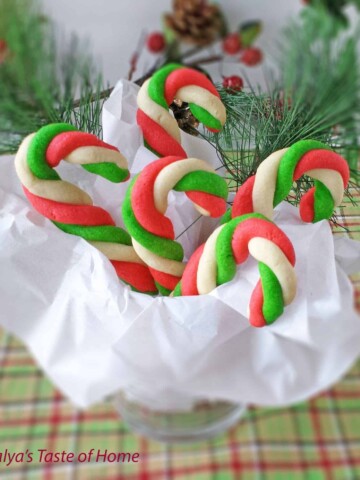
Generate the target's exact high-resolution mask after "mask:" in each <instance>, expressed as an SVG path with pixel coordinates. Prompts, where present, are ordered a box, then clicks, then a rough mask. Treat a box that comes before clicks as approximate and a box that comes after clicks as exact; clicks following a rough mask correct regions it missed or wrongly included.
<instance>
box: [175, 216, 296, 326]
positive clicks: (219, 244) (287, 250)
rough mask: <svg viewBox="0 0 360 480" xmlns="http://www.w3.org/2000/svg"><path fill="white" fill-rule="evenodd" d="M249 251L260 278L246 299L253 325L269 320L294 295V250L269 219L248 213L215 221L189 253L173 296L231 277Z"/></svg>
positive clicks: (208, 289) (204, 290)
mask: <svg viewBox="0 0 360 480" xmlns="http://www.w3.org/2000/svg"><path fill="white" fill-rule="evenodd" d="M249 253H250V254H251V255H252V256H253V257H254V258H255V259H256V260H257V261H258V262H259V272H260V281H259V282H258V283H257V285H256V287H255V289H254V291H253V293H252V296H251V300H250V305H249V320H250V323H251V325H253V326H255V327H263V326H265V325H269V324H271V323H273V322H274V321H275V320H276V319H277V318H278V317H279V316H280V315H281V314H282V313H283V310H284V305H288V304H289V303H291V302H292V301H293V299H294V297H295V295H296V275H295V271H294V265H295V252H294V248H293V246H292V243H291V241H290V240H289V238H288V237H287V236H286V235H285V233H284V232H283V231H282V230H281V229H280V228H279V227H277V226H276V225H275V224H274V223H272V222H271V221H270V220H268V219H267V218H266V217H264V216H263V215H261V214H257V213H253V214H249V215H243V216H241V217H237V218H234V219H233V220H231V221H230V222H228V223H226V224H224V225H221V226H220V227H218V228H217V229H216V230H215V231H214V232H213V233H212V234H211V235H210V237H209V238H208V240H207V241H206V242H205V243H204V244H203V245H201V246H200V247H199V248H198V249H197V250H196V251H195V252H194V254H193V255H192V257H191V258H190V260H189V262H188V264H187V266H186V268H185V271H184V273H183V276H182V279H181V282H179V284H178V285H177V287H176V288H175V290H174V296H179V295H203V294H206V293H210V292H211V291H212V290H214V289H215V288H216V287H217V286H219V285H223V284H224V283H227V282H229V281H230V280H232V279H233V278H234V277H235V274H236V266H237V265H239V264H241V263H244V262H245V261H246V259H247V258H248V255H249Z"/></svg>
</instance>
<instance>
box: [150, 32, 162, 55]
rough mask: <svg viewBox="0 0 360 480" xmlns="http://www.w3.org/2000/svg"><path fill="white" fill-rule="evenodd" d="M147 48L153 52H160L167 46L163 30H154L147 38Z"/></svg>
mask: <svg viewBox="0 0 360 480" xmlns="http://www.w3.org/2000/svg"><path fill="white" fill-rule="evenodd" d="M146 45H147V48H148V49H149V50H150V52H152V53H160V52H162V51H163V50H164V48H165V38H164V35H163V34H162V33H161V32H153V33H150V35H149V36H148V38H147V42H146Z"/></svg>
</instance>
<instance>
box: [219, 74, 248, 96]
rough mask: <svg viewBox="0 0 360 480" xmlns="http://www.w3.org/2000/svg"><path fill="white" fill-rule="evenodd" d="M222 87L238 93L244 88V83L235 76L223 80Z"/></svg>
mask: <svg viewBox="0 0 360 480" xmlns="http://www.w3.org/2000/svg"><path fill="white" fill-rule="evenodd" d="M223 87H224V88H226V89H227V90H233V91H235V92H240V91H241V90H242V89H243V87H244V81H243V79H242V78H241V77H238V76H237V75H232V76H231V77H225V78H224V80H223Z"/></svg>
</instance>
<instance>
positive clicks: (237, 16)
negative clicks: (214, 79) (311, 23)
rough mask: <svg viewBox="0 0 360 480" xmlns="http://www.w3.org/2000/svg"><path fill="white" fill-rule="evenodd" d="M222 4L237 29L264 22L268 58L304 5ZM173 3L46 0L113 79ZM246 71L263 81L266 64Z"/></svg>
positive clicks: (255, 0)
mask: <svg viewBox="0 0 360 480" xmlns="http://www.w3.org/2000/svg"><path fill="white" fill-rule="evenodd" d="M218 3H219V4H221V6H222V8H223V10H224V12H225V14H226V17H227V19H228V20H230V22H229V23H230V27H231V28H232V29H235V28H236V27H237V25H239V23H240V22H245V21H248V20H252V19H260V20H262V21H263V27H264V31H263V35H262V36H261V39H260V41H259V42H258V45H259V46H261V47H262V48H263V49H264V50H265V52H266V53H267V54H268V56H267V58H270V57H271V55H273V54H274V49H275V45H276V42H277V40H279V30H280V29H281V27H282V26H283V25H284V23H285V22H286V20H287V19H288V18H289V17H290V16H292V15H294V14H295V13H297V12H298V11H299V10H300V9H301V8H302V6H303V3H302V0H251V1H247V0H223V1H221V2H218ZM171 4H172V2H171V0H152V1H149V0H103V1H100V0H61V1H59V0H44V5H45V9H46V10H47V12H48V13H49V14H50V15H51V16H52V17H53V18H54V19H55V20H56V22H57V23H58V25H59V29H60V31H61V32H63V33H66V34H68V33H70V32H76V33H77V35H78V36H79V37H80V38H83V39H88V40H90V45H91V50H92V51H93V53H94V55H95V58H96V60H97V61H98V63H99V65H100V67H101V69H102V70H103V73H104V76H105V79H106V81H108V82H109V83H111V84H113V83H114V82H115V81H116V80H117V79H118V78H120V77H123V76H126V75H127V73H128V70H129V58H130V56H131V53H132V52H133V51H134V50H135V48H136V44H137V41H138V39H139V36H140V32H141V30H143V29H145V30H146V31H148V32H151V31H153V30H159V29H160V28H161V15H162V14H163V13H164V12H166V11H170V10H171ZM146 62H147V64H148V66H149V67H150V65H151V64H152V63H153V59H152V58H151V57H150V58H149V57H148V58H147V59H146ZM139 73H140V74H141V73H142V72H141V71H140V72H139ZM212 73H213V72H212ZM224 73H226V74H227V75H230V74H241V66H240V64H239V63H234V64H233V65H230V66H227V68H226V70H225V72H224ZM246 73H247V74H248V75H249V77H250V78H251V79H254V81H260V82H261V78H262V75H261V68H255V69H254V68H252V69H247V71H246Z"/></svg>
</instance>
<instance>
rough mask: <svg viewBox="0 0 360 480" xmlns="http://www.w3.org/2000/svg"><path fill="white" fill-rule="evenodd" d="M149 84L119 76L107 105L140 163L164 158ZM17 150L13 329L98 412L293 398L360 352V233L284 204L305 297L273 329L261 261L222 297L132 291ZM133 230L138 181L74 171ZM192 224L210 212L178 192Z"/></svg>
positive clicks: (127, 150)
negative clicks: (45, 193) (21, 166)
mask: <svg viewBox="0 0 360 480" xmlns="http://www.w3.org/2000/svg"><path fill="white" fill-rule="evenodd" d="M136 91H137V87H135V86H134V85H133V84H131V83H129V82H126V81H123V82H119V84H118V85H117V87H116V89H115V91H114V92H113V94H112V96H111V98H110V99H109V100H108V101H107V102H106V104H105V108H104V116H103V124H104V125H103V126H104V137H105V140H106V141H108V142H110V143H112V144H115V145H116V146H117V147H119V148H120V150H121V151H122V152H123V153H124V154H125V155H127V156H128V159H129V163H130V166H131V170H132V172H137V171H139V170H140V169H141V168H142V167H143V166H144V165H146V164H147V163H148V162H149V161H151V160H152V159H153V158H154V155H153V154H151V153H150V152H148V151H147V150H146V149H145V148H144V147H143V146H141V143H142V138H141V135H140V132H139V129H138V128H137V126H136V121H135V113H136V101H135V97H136ZM182 137H183V144H184V147H185V149H186V151H187V152H188V154H189V156H197V157H199V158H203V159H205V160H207V161H209V162H211V163H212V164H213V165H215V166H219V160H218V159H217V156H216V154H215V151H214V150H213V149H212V148H211V147H210V146H209V145H208V144H207V143H205V142H204V141H202V140H200V139H198V138H194V137H190V136H188V135H186V134H182ZM13 163H14V159H13V157H2V158H1V159H0V205H1V207H0V302H1V309H0V324H1V325H2V326H3V327H4V328H6V329H7V330H8V331H9V332H12V333H13V334H15V335H17V336H18V337H19V338H20V339H22V340H23V341H24V342H25V344H26V345H27V346H28V348H29V349H30V351H31V352H32V354H33V356H34V357H35V358H36V360H37V362H38V363H39V364H40V366H41V367H42V368H43V370H44V371H45V372H46V374H47V375H48V376H49V377H50V378H51V380H52V381H53V382H54V384H55V385H56V386H57V387H58V388H60V389H61V390H62V391H63V392H64V394H65V395H67V396H68V397H69V398H70V399H71V401H72V402H74V403H75V404H76V405H78V406H81V407H87V406H89V405H91V404H93V403H94V402H99V401H101V400H103V399H104V398H105V397H106V396H107V395H109V394H112V393H115V392H117V391H119V390H120V389H122V390H125V391H127V390H130V391H131V392H132V393H134V392H135V393H136V397H137V398H138V399H141V402H142V403H144V404H146V405H148V406H150V407H152V408H154V409H183V408H187V407H190V406H191V405H192V403H193V402H195V401H197V400H204V399H207V400H228V401H233V402H240V403H253V404H257V405H273V406H276V405H286V404H292V403H294V402H298V401H300V400H303V399H306V398H308V397H310V396H311V395H314V394H316V393H318V392H319V391H321V390H323V389H325V388H327V387H329V386H330V385H331V384H333V383H334V382H336V381H337V380H338V379H339V378H340V377H341V376H342V375H343V374H344V373H345V372H346V371H347V369H348V368H349V367H350V366H351V364H352V363H353V362H354V360H355V359H356V358H357V357H358V355H359V353H360V318H359V315H358V314H357V313H356V312H355V310H354V306H353V305H354V300H353V287H352V285H351V283H350V281H349V279H348V277H347V275H348V274H350V273H353V272H355V271H359V270H360V242H354V241H352V240H349V239H347V238H337V239H336V240H334V238H333V235H332V233H331V230H330V227H329V225H328V223H327V222H325V221H324V222H320V223H317V224H315V225H312V224H304V223H303V222H301V220H299V215H298V210H297V209H295V208H293V207H291V206H290V205H288V204H285V203H283V204H281V205H280V206H279V207H278V208H277V209H276V213H275V220H276V222H277V224H278V225H279V226H280V227H281V228H283V230H284V231H285V232H286V234H287V235H288V236H289V237H290V239H291V240H292V242H293V244H294V247H295V251H296V256H297V263H296V274H297V278H298V292H297V296H296V299H295V301H294V302H293V303H292V304H291V305H290V306H288V307H286V309H285V313H284V315H282V317H281V318H279V319H278V320H277V321H276V322H275V323H274V324H273V325H272V326H269V327H265V328H262V329H256V328H253V327H251V326H249V322H248V320H247V318H246V312H247V305H248V302H249V298H250V295H251V292H252V290H253V288H254V286H255V283H256V281H257V279H258V271H257V266H256V262H255V261H253V260H251V259H250V260H249V261H248V262H247V263H246V264H245V265H243V266H241V267H239V269H238V273H237V276H236V278H235V279H234V280H233V281H232V282H230V283H229V284H227V285H223V286H221V287H218V288H217V289H216V290H215V291H213V292H212V293H211V294H209V295H204V296H199V297H182V298H164V297H157V298H152V297H150V296H146V295H141V294H138V293H134V292H132V291H130V289H129V288H128V287H127V286H125V285H123V284H122V283H121V281H119V279H118V278H117V276H116V274H115V271H114V269H113V267H112V266H111V264H110V263H109V261H108V260H107V259H106V258H105V257H104V256H103V255H102V254H101V253H100V252H99V251H97V250H96V249H95V248H93V247H92V246H90V245H89V244H88V243H86V242H85V241H84V240H82V239H80V238H77V237H75V236H72V235H66V234H64V233H63V232H61V231H60V230H58V229H57V228H56V227H55V226H54V225H53V224H52V223H51V222H50V221H48V220H46V219H45V218H43V217H42V216H41V215H39V214H38V213H37V212H35V211H34V210H33V209H32V207H31V206H30V205H29V203H28V201H27V200H26V199H25V197H24V194H23V193H22V189H21V186H20V185H19V182H18V179H17V177H16V175H15V170H14V165H13ZM60 173H61V175H62V176H63V178H68V179H72V181H75V180H76V181H77V183H78V185H80V186H81V187H82V188H84V189H86V190H87V191H88V192H89V193H90V194H91V195H92V197H93V199H94V201H95V203H96V204H98V205H101V206H103V207H104V208H106V209H108V210H109V211H110V213H111V214H112V215H113V217H114V219H115V220H116V222H117V223H118V224H119V225H121V224H122V222H121V218H120V212H121V209H120V206H121V202H122V198H123V195H124V192H125V189H126V184H123V185H114V184H111V183H110V182H107V181H106V180H104V179H101V178H99V177H96V176H92V175H91V174H89V173H87V172H85V171H83V169H81V168H74V169H73V168H72V167H71V166H67V165H66V166H65V167H64V166H62V167H61V169H60ZM170 197H171V198H170V208H169V215H170V216H171V218H172V220H173V222H174V224H175V230H176V232H178V233H180V232H181V231H183V230H184V229H185V228H186V227H187V226H188V225H190V224H191V223H192V222H193V221H194V220H195V219H196V218H197V216H198V214H197V213H195V210H194V208H193V207H192V205H191V204H190V202H189V201H187V200H186V199H185V196H184V195H181V194H176V195H175V194H171V196H170ZM215 225H216V222H214V220H209V219H204V218H203V219H201V220H200V221H198V222H196V223H195V225H194V226H193V227H192V228H190V229H189V230H188V231H187V232H186V233H185V234H184V235H182V237H181V241H182V244H183V245H184V247H185V251H186V255H187V257H188V256H189V255H190V254H191V252H192V251H193V250H194V248H195V247H196V246H197V245H199V244H200V242H202V241H203V240H205V239H206V237H207V236H208V234H209V232H210V231H211V230H212V229H213V228H214V226H215Z"/></svg>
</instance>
